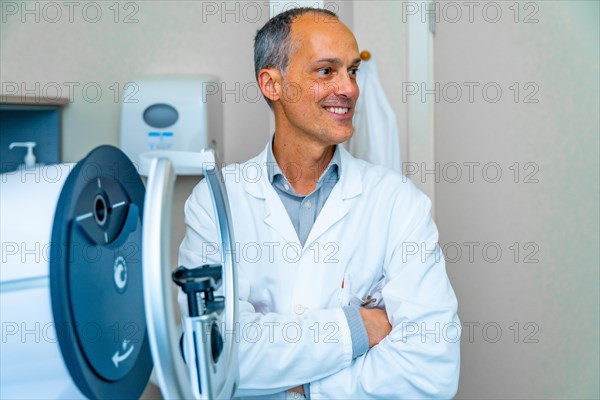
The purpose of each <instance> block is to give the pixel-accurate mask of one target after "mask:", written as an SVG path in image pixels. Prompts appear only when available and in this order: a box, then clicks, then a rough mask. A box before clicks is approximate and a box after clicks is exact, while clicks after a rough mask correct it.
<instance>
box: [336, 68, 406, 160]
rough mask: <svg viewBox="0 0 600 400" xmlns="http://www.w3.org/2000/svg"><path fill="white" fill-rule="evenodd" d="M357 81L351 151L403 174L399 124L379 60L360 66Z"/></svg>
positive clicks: (356, 155)
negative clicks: (383, 80) (358, 92)
mask: <svg viewBox="0 0 600 400" xmlns="http://www.w3.org/2000/svg"><path fill="white" fill-rule="evenodd" d="M356 81H357V83H358V87H359V88H360V96H359V97H358V101H357V102H356V108H355V110H354V118H353V120H352V125H353V126H354V134H353V135H352V138H351V139H350V140H349V141H348V151H349V152H350V153H351V154H352V155H353V156H354V157H356V158H360V159H361V160H366V161H369V162H371V163H373V164H377V165H383V166H386V167H388V168H390V169H393V170H394V171H398V172H401V168H402V166H401V157H400V135H399V133H398V132H399V131H398V121H397V120H396V114H395V113H394V110H393V109H392V106H391V104H390V102H389V101H388V99H387V97H386V95H385V92H384V91H383V86H382V85H381V81H380V80H379V73H378V72H377V65H376V64H375V60H373V59H371V60H369V61H363V62H362V63H361V64H360V71H359V72H358V75H357V78H356Z"/></svg>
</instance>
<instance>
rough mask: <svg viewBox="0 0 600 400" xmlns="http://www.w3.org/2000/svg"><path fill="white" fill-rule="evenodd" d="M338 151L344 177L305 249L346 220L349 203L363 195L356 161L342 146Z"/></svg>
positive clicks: (322, 212)
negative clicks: (343, 219)
mask: <svg viewBox="0 0 600 400" xmlns="http://www.w3.org/2000/svg"><path fill="white" fill-rule="evenodd" d="M338 151H340V156H341V164H342V176H341V177H340V180H339V181H338V183H337V184H336V185H335V187H334V188H333V190H332V191H331V194H330V195H329V198H328V199H327V201H326V202H325V205H324V206H323V209H322V210H321V212H320V213H319V216H318V217H317V220H316V221H315V224H314V225H313V227H312V229H311V231H310V234H309V235H308V239H307V240H306V243H305V244H304V248H305V249H306V248H308V247H309V246H310V245H311V244H312V243H313V242H314V241H315V240H317V239H318V238H319V237H320V236H321V235H323V234H324V233H325V232H327V230H328V229H329V228H331V227H332V226H333V225H334V224H335V223H337V222H338V221H340V220H341V219H342V218H344V216H346V214H347V213H348V204H347V202H348V201H349V200H350V199H351V198H353V197H356V196H358V195H360V194H361V193H362V177H361V175H360V171H359V169H358V166H357V164H356V159H355V158H353V157H352V156H351V155H350V153H348V151H347V150H346V149H344V147H343V146H341V145H338ZM292 228H293V227H292ZM340 239H341V238H340Z"/></svg>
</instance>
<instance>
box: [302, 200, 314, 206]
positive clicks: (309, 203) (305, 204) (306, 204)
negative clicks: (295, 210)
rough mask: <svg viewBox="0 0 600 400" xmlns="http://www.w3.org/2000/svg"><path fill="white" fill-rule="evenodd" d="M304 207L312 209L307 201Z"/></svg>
mask: <svg viewBox="0 0 600 400" xmlns="http://www.w3.org/2000/svg"><path fill="white" fill-rule="evenodd" d="M304 207H306V208H311V207H312V203H311V202H310V200H309V201H307V202H306V203H304Z"/></svg>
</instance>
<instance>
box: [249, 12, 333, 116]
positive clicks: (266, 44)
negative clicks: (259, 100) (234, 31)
mask: <svg viewBox="0 0 600 400" xmlns="http://www.w3.org/2000/svg"><path fill="white" fill-rule="evenodd" d="M311 11H312V12H314V13H315V17H316V16H318V15H321V16H326V17H334V18H336V19H339V17H338V16H337V14H336V13H334V12H333V11H329V10H325V9H322V8H312V7H298V8H292V9H290V10H287V11H285V12H282V13H281V14H277V15H276V16H274V17H273V18H271V19H270V20H269V21H268V22H267V23H266V24H265V26H263V27H262V28H261V29H260V30H259V31H258V32H257V33H256V36H255V38H254V73H255V76H256V80H257V81H258V73H259V71H260V70H261V69H263V68H271V67H275V68H277V69H278V70H279V71H280V72H281V73H282V74H285V72H286V70H287V67H288V64H289V62H290V57H291V55H292V52H293V51H294V50H295V48H294V44H293V43H292V40H291V39H290V31H291V27H292V23H293V22H294V20H296V19H297V18H299V17H301V16H302V15H304V14H306V13H308V12H311ZM265 100H266V101H267V104H268V105H269V107H271V108H273V102H272V101H271V100H270V99H268V98H267V97H265Z"/></svg>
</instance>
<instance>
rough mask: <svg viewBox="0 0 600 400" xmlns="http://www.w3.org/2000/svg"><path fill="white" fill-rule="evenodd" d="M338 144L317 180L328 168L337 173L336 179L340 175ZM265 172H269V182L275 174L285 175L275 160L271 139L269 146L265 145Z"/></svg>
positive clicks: (340, 165) (325, 173)
mask: <svg viewBox="0 0 600 400" xmlns="http://www.w3.org/2000/svg"><path fill="white" fill-rule="evenodd" d="M338 146H339V145H336V146H335V150H334V152H333V157H332V158H331V161H329V164H328V165H327V168H325V171H323V174H322V175H321V176H320V177H319V182H321V180H322V179H323V177H325V176H326V175H327V174H328V173H329V170H330V169H334V172H335V173H336V175H337V176H336V178H337V179H339V177H340V176H341V175H342V158H341V155H340V150H339V149H338ZM334 166H335V168H334ZM267 173H268V174H269V182H271V183H273V180H274V179H275V177H276V176H277V175H281V176H283V177H284V178H285V175H284V174H283V172H282V171H281V168H279V164H277V161H276V160H275V154H273V139H271V140H270V141H269V146H268V147H267ZM286 180H287V178H286Z"/></svg>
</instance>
